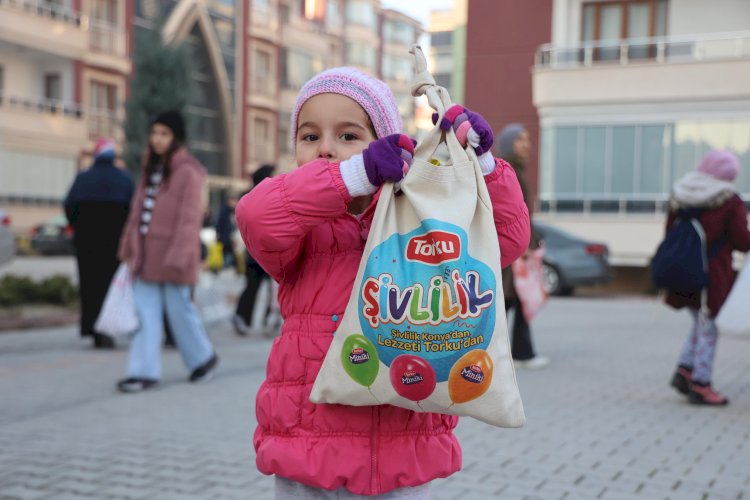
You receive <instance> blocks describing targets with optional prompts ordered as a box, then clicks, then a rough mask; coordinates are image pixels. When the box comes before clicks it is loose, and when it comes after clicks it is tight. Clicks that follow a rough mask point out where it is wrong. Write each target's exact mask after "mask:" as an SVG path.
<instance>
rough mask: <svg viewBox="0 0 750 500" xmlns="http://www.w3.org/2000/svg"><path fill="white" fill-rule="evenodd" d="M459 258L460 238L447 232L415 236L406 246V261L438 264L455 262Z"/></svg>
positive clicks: (431, 232) (432, 232)
mask: <svg viewBox="0 0 750 500" xmlns="http://www.w3.org/2000/svg"><path fill="white" fill-rule="evenodd" d="M460 256H461V238H459V236H458V235H457V234H454V233H449V232H447V231H430V232H429V233H426V234H423V235H420V236H415V237H413V238H411V239H410V240H409V243H408V244H407V245H406V260H408V261H412V262H415V261H416V262H424V263H425V264H433V265H435V264H440V263H443V262H450V261H453V260H457V259H458V258H459V257H460Z"/></svg>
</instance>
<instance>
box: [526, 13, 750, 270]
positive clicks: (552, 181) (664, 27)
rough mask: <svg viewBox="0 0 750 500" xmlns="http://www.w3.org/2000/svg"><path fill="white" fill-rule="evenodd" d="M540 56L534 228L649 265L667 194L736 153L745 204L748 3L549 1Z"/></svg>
mask: <svg viewBox="0 0 750 500" xmlns="http://www.w3.org/2000/svg"><path fill="white" fill-rule="evenodd" d="M551 35H552V36H551V43H550V44H546V45H542V46H541V47H539V49H538V52H537V57H536V61H535V65H534V70H533V99H534V104H535V106H536V107H537V110H538V112H539V117H540V125H541V130H542V137H541V172H540V174H541V183H540V191H539V211H540V217H543V218H545V219H548V220H553V221H555V222H556V223H557V224H558V225H562V226H564V227H568V228H570V229H573V230H575V231H576V232H577V233H579V234H582V235H584V236H589V237H591V238H592V239H593V238H595V239H597V240H603V241H606V242H607V243H608V244H609V246H610V248H611V249H612V260H613V261H614V262H615V263H616V264H621V265H633V266H642V265H645V264H647V262H648V259H649V258H650V257H651V256H652V255H653V252H654V250H655V247H656V246H657V244H658V242H659V241H660V240H661V238H662V236H663V224H664V213H665V210H666V208H667V200H668V197H669V193H670V190H671V186H672V184H673V183H674V181H675V180H676V179H678V178H679V177H681V176H682V175H683V174H684V173H686V172H688V171H690V170H692V169H694V168H695V166H696V165H697V163H698V162H699V160H700V158H701V157H702V156H703V155H704V154H705V153H706V152H707V151H708V150H709V149H712V148H723V149H730V150H732V151H734V152H735V153H736V154H737V155H738V156H739V157H740V159H741V161H742V164H743V165H744V167H745V171H744V172H743V173H742V174H741V176H740V177H739V179H738V181H737V185H738V188H739V190H740V192H741V194H742V196H743V198H744V199H745V200H746V201H748V202H750V85H748V82H750V2H747V1H746V0H716V1H713V2H701V1H697V0H627V1H623V0H618V1H584V0H557V1H555V2H554V5H553V18H552V30H551Z"/></svg>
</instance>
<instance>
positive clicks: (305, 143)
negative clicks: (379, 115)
mask: <svg viewBox="0 0 750 500" xmlns="http://www.w3.org/2000/svg"><path fill="white" fill-rule="evenodd" d="M297 123H298V124H299V125H298V127H297V142H296V144H295V154H296V159H297V166H300V165H304V164H305V163H309V162H311V161H313V160H316V159H318V158H325V159H327V160H328V161H331V162H340V161H344V160H348V159H349V158H351V156H352V155H355V154H358V153H361V152H362V151H363V150H364V149H365V148H366V147H367V145H368V144H370V143H371V142H372V141H374V140H375V134H373V132H372V125H371V124H370V118H369V117H368V116H367V113H365V110H364V109H362V107H361V106H360V105H359V104H357V102H356V101H354V100H353V99H351V98H349V97H346V96H344V95H340V94H318V95H316V96H313V97H311V98H310V99H308V100H307V101H305V104H303V105H302V108H301V109H300V111H299V118H298V120H297Z"/></svg>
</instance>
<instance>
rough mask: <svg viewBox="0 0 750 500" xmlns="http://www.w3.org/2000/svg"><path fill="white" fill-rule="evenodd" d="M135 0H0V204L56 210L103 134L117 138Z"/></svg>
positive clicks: (40, 215)
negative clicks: (95, 142)
mask: <svg viewBox="0 0 750 500" xmlns="http://www.w3.org/2000/svg"><path fill="white" fill-rule="evenodd" d="M131 8H132V2H126V1H125V0H60V1H57V2H42V1H30V0H26V1H20V0H0V205H2V206H3V207H4V208H6V209H8V210H9V211H10V212H11V213H12V214H13V221H14V226H15V228H16V229H20V230H23V229H26V228H28V227H30V226H31V225H33V224H34V223H36V222H38V221H39V220H42V219H44V218H46V217H50V216H52V215H57V214H59V213H60V203H61V201H62V199H63V197H64V196H65V194H66V192H67V190H68V188H69V187H70V184H71V183H72V180H73V178H74V177H75V175H76V172H77V171H78V169H79V168H80V167H81V166H83V165H85V164H86V163H87V162H88V161H89V159H90V152H91V147H92V145H93V143H94V141H95V140H96V139H97V138H98V137H100V136H112V137H115V138H117V139H122V130H121V127H120V124H121V122H122V120H123V118H124V116H123V108H122V102H123V101H124V99H125V96H126V91H127V78H128V76H129V74H130V71H131V66H132V65H131V59H130V47H131V43H130V36H129V33H130V20H131V18H132V12H131V10H130V9H131Z"/></svg>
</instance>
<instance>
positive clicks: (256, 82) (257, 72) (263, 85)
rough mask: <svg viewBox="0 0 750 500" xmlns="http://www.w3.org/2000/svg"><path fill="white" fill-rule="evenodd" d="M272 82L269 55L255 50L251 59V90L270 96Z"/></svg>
mask: <svg viewBox="0 0 750 500" xmlns="http://www.w3.org/2000/svg"><path fill="white" fill-rule="evenodd" d="M274 80H275V78H274V75H273V72H272V68H271V54H269V53H268V52H266V51H264V50H256V51H255V54H254V57H253V75H252V82H253V84H252V89H253V90H255V91H257V92H258V93H260V94H263V95H272V94H273V93H274Z"/></svg>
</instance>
